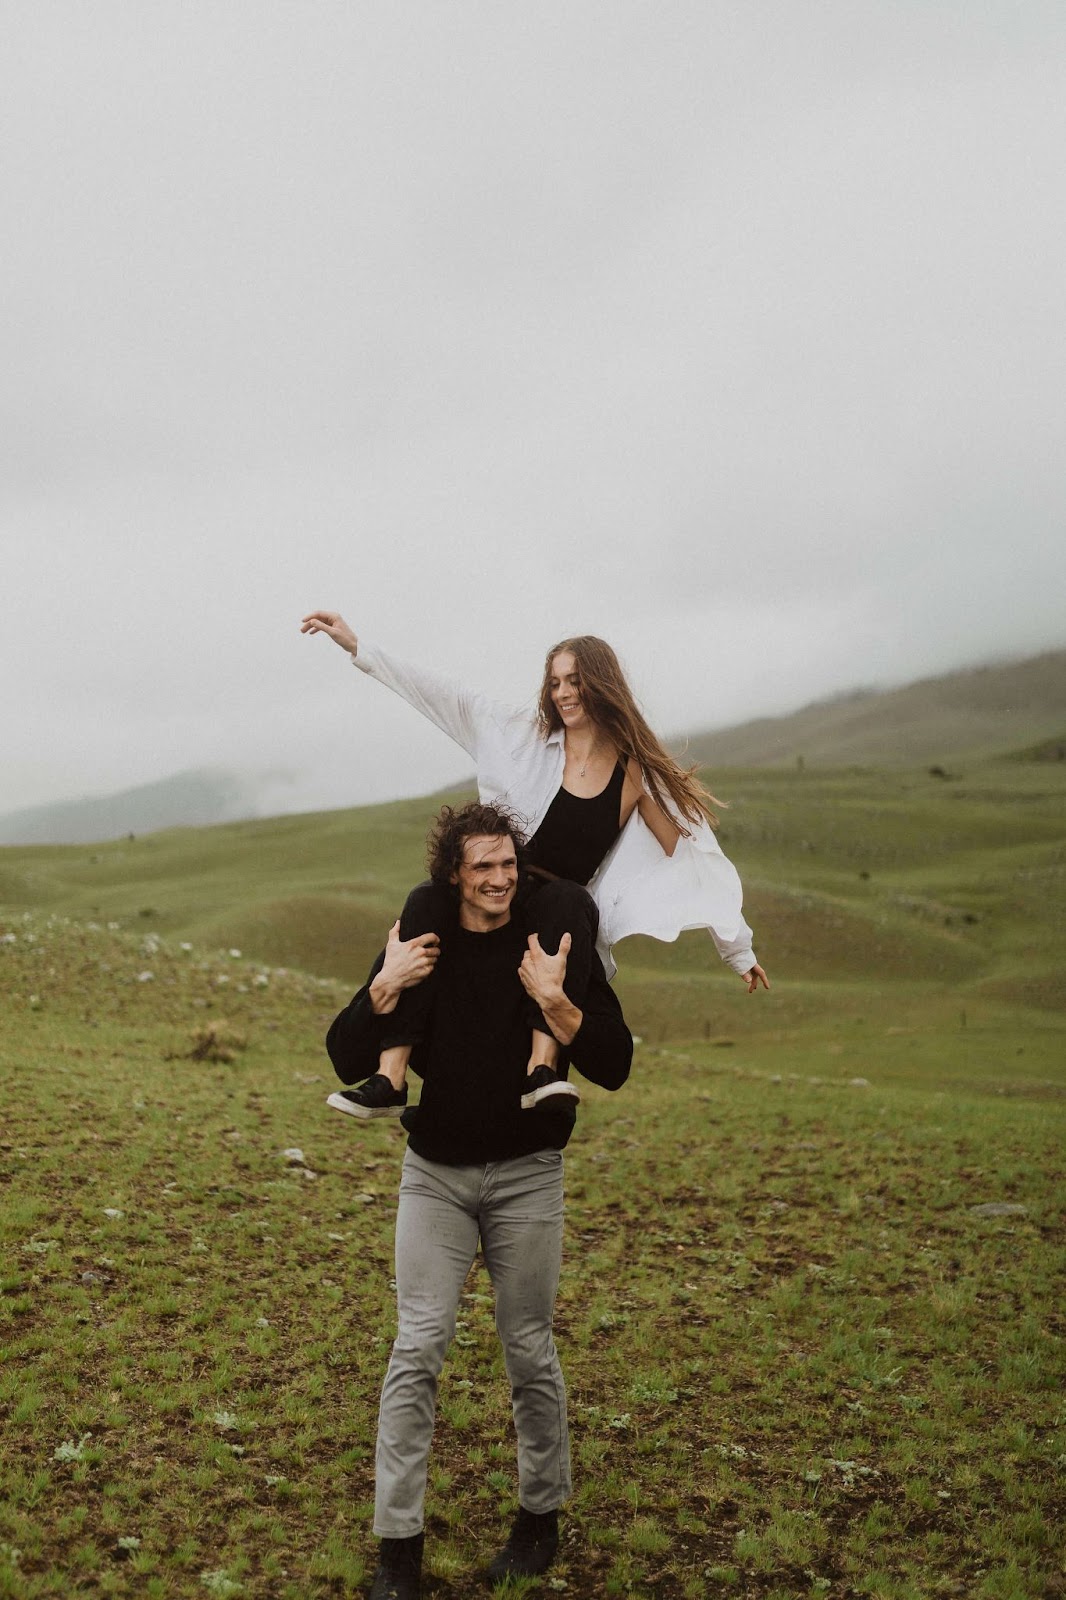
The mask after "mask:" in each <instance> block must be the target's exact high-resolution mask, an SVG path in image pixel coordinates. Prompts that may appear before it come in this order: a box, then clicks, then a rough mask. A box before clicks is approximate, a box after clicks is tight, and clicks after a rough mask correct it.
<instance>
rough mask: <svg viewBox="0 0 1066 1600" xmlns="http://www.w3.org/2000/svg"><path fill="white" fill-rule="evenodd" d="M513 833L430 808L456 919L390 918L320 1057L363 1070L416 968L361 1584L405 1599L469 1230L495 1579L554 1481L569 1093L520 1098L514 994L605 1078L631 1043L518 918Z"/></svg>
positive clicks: (604, 991) (409, 1593)
mask: <svg viewBox="0 0 1066 1600" xmlns="http://www.w3.org/2000/svg"><path fill="white" fill-rule="evenodd" d="M521 851H522V836H521V833H520V831H519V829H518V827H517V824H516V822H515V820H514V818H512V817H511V816H510V815H509V813H507V812H506V811H504V810H503V809H502V808H500V807H497V806H491V805H482V804H480V803H476V802H475V803H473V804H471V805H468V806H465V807H463V808H462V809H461V810H459V811H453V810H451V808H450V807H447V806H446V807H445V808H444V810H443V811H442V812H441V814H440V816H439V818H438V820H437V824H436V827H435V829H434V832H433V834H432V835H431V838H430V858H431V859H430V866H431V874H432V877H433V879H434V881H436V882H438V883H447V884H449V885H450V887H451V889H452V891H453V893H454V895H455V898H456V901H457V909H458V917H457V927H456V929H455V930H454V933H453V934H451V935H450V936H449V938H448V940H447V942H446V944H445V946H444V947H443V948H442V949H441V950H440V953H439V955H438V954H437V953H436V949H435V947H433V954H432V956H431V957H430V956H429V955H427V946H426V944H425V942H424V938H423V939H412V940H407V941H404V940H401V939H400V937H399V928H398V925H394V927H393V928H392V930H391V932H390V934H389V942H388V944H387V946H386V948H385V950H384V951H383V952H382V953H381V955H380V956H379V957H378V959H377V961H376V962H375V964H374V968H373V970H372V972H371V974H370V978H369V980H368V982H367V983H366V985H365V986H364V987H363V988H362V989H361V990H360V991H359V993H358V994H357V995H356V997H355V999H354V1000H353V1001H352V1002H351V1004H350V1005H349V1006H348V1007H347V1009H346V1010H345V1011H342V1012H341V1014H340V1016H339V1017H338V1018H337V1019H336V1021H335V1022H334V1023H333V1026H332V1027H331V1028H330V1031H329V1035H328V1037H327V1048H328V1050H329V1054H330V1059H331V1060H332V1062H333V1065H334V1067H335V1068H336V1071H337V1075H338V1076H339V1077H340V1078H341V1080H342V1082H344V1083H355V1082H357V1081H359V1079H360V1078H365V1077H367V1076H369V1075H370V1074H372V1073H373V1072H374V1071H375V1069H376V1066H377V1062H378V1055H379V1052H380V1048H381V1037H382V1029H383V1028H384V1027H385V1026H387V1019H388V1017H389V1016H390V1014H391V1012H392V1010H393V1009H394V1008H395V1005H396V1002H397V1000H398V998H399V996H400V994H401V993H402V992H403V991H404V990H405V989H407V988H410V987H412V986H413V985H416V984H419V983H421V982H424V981H425V979H426V978H427V977H428V976H429V974H430V972H431V971H432V973H433V1000H432V1005H431V1008H430V1013H429V1019H428V1026H427V1029H426V1034H425V1037H424V1039H423V1040H422V1042H421V1043H420V1044H419V1045H418V1046H417V1047H416V1050H415V1052H414V1053H413V1054H412V1057H411V1066H412V1068H413V1070H415V1071H416V1072H419V1073H420V1074H421V1076H422V1079H423V1088H422V1096H421V1099H420V1101H419V1104H418V1105H417V1106H415V1107H411V1108H410V1109H408V1110H407V1111H406V1112H405V1113H404V1116H403V1123H404V1126H405V1127H406V1128H407V1130H408V1134H409V1139H408V1146H407V1151H406V1154H405V1156H404V1163H403V1174H402V1178H401V1182H400V1196H399V1204H398V1208H397V1214H396V1294H397V1308H398V1324H399V1325H398V1332H397V1335H396V1341H395V1343H394V1345H393V1348H392V1356H391V1359H390V1361H389V1367H388V1372H387V1373H386V1377H385V1385H384V1388H383V1390H382V1395H381V1410H380V1416H379V1421H378V1442H377V1457H376V1486H375V1506H374V1531H375V1533H376V1534H377V1536H378V1537H379V1539H380V1540H381V1561H380V1565H379V1567H378V1571H377V1573H376V1575H375V1578H374V1583H373V1587H372V1588H371V1590H370V1600H417V1597H418V1595H419V1594H420V1581H421V1579H420V1574H421V1565H422V1538H423V1506H424V1500H425V1490H426V1474H427V1466H428V1461H429V1450H430V1442H431V1439H432V1436H433V1424H434V1417H435V1412H436V1392H437V1377H438V1374H439V1373H440V1369H441V1366H442V1365H443V1362H444V1357H445V1354H446V1351H447V1348H448V1345H449V1343H450V1342H451V1339H452V1335H453V1334H454V1332H455V1319H456V1312H457V1309H458V1304H459V1296H460V1294H461V1292H462V1288H463V1284H464V1282H465V1281H466V1275H467V1273H468V1271H469V1269H470V1266H471V1264H472V1262H473V1260H474V1256H475V1253H476V1251H477V1248H478V1245H479V1243H480V1246H481V1251H482V1254H483V1257H484V1260H485V1265H486V1267H487V1269H488V1272H489V1276H490V1278H491V1280H492V1285H493V1289H494V1291H495V1295H496V1326H497V1330H498V1332H499V1335H500V1340H501V1343H502V1345H503V1351H504V1359H505V1362H506V1366H507V1374H508V1378H509V1379H510V1384H511V1399H512V1409H513V1415H514V1422H515V1431H516V1433H517V1436H518V1493H519V1512H518V1516H517V1518H516V1520H515V1523H514V1526H513V1527H512V1530H511V1535H510V1538H509V1539H508V1541H507V1543H506V1545H505V1546H504V1548H503V1549H502V1550H501V1551H500V1552H499V1554H498V1555H497V1556H496V1557H495V1558H494V1560H493V1561H492V1562H491V1564H490V1566H489V1576H490V1578H491V1579H492V1580H493V1581H495V1582H502V1581H504V1580H505V1579H506V1578H508V1577H519V1576H534V1575H536V1574H538V1573H541V1572H544V1571H545V1570H546V1569H547V1567H548V1566H549V1565H550V1563H551V1561H552V1560H553V1558H554V1556H555V1552H556V1549H557V1547H558V1542H559V1534H558V1508H559V1506H560V1505H561V1504H562V1503H563V1501H564V1500H565V1499H566V1498H567V1496H568V1495H569V1493H570V1446H569V1435H568V1430H567V1421H566V1389H565V1386H564V1383H563V1375H562V1371H561V1369H560V1366H559V1358H558V1355H557V1353H556V1350H555V1344H554V1341H553V1338H552V1313H553V1310H554V1305H555V1293H556V1289H557V1286H558V1281H559V1270H560V1263H561V1255H562V1228H563V1156H562V1150H563V1147H564V1146H565V1144H566V1142H567V1140H568V1139H569V1137H570V1133H571V1131H572V1129H573V1126H574V1122H575V1116H576V1112H575V1109H574V1107H575V1096H574V1095H573V1093H572V1092H571V1094H569V1095H562V1094H560V1095H552V1096H549V1097H548V1098H546V1099H545V1100H543V1101H541V1102H539V1103H537V1104H536V1105H535V1106H533V1107H532V1109H528V1110H525V1111H524V1110H523V1109H522V1106H521V1099H520V1090H521V1087H522V1084H523V1081H524V1079H525V1075H526V1062H527V1056H528V1052H529V1028H528V1021H527V1013H526V1004H525V1001H526V996H527V995H529V996H531V997H532V998H533V999H534V1000H535V1001H536V1003H537V1005H538V1006H539V1007H540V1009H541V1012H542V1014H543V1016H544V1018H545V1020H546V1021H547V1023H548V1025H549V1026H550V1027H551V1029H552V1032H553V1034H554V1035H555V1038H556V1039H557V1040H558V1042H559V1046H560V1051H561V1054H560V1061H559V1069H558V1070H559V1076H560V1081H563V1082H565V1081H566V1073H567V1070H568V1067H569V1064H570V1063H571V1062H572V1063H573V1065H574V1066H575V1067H576V1068H577V1069H578V1070H579V1071H580V1072H581V1073H583V1074H584V1076H585V1077H587V1078H589V1079H591V1080H592V1081H593V1082H595V1083H599V1084H601V1085H602V1086H603V1087H604V1088H608V1089H617V1088H620V1087H621V1085H622V1084H623V1083H624V1082H625V1080H626V1078H627V1077H628V1075H629V1066H630V1061H631V1058H632V1053H633V1040H632V1037H631V1035H630V1033H629V1030H628V1028H627V1027H626V1025H625V1022H624V1020H623V1018H622V1013H621V1009H620V1007H619V1004H618V1001H617V999H616V998H615V995H614V993H613V992H612V990H611V989H610V987H609V986H608V984H607V982H606V979H605V977H604V974H603V967H602V965H601V963H600V961H599V959H598V957H595V955H594V956H593V963H592V973H591V976H590V979H589V982H588V985H587V988H586V991H585V994H584V996H583V997H582V1001H581V1004H580V1005H579V1004H577V1003H575V1001H574V1000H573V999H571V998H569V997H568V996H567V994H566V991H565V990H564V988H563V980H564V978H565V976H566V964H567V954H568V951H569V947H570V940H569V937H568V935H566V934H564V935H563V938H562V940H561V942H560V945H559V950H558V952H557V953H556V954H555V955H551V954H548V953H547V952H545V951H544V950H543V949H542V948H541V946H540V943H539V940H538V938H537V935H536V934H535V933H532V932H530V930H529V928H528V927H527V925H526V922H525V920H524V918H523V916H522V912H521V903H522V902H521V896H520V895H519V883H520V859H521Z"/></svg>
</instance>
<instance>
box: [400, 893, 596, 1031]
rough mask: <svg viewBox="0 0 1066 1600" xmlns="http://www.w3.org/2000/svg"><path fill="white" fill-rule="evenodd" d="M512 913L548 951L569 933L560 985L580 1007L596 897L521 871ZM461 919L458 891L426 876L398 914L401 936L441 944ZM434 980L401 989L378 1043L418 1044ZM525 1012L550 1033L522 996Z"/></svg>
mask: <svg viewBox="0 0 1066 1600" xmlns="http://www.w3.org/2000/svg"><path fill="white" fill-rule="evenodd" d="M512 915H517V916H519V917H521V918H522V921H523V922H525V923H526V924H527V926H528V928H529V931H530V933H536V935H537V937H538V938H539V940H540V943H541V946H542V948H543V949H544V950H545V951H547V953H548V955H550V956H554V955H557V954H558V952H559V941H560V939H561V938H562V936H563V934H564V933H568V934H569V935H570V954H569V955H568V956H567V958H566V978H565V979H564V981H563V989H564V990H565V991H566V996H567V998H568V999H569V1000H570V1002H571V1003H572V1004H573V1005H575V1006H577V1007H578V1009H579V1010H580V1009H581V1007H582V1006H583V1005H584V1003H585V994H586V991H587V989H588V981H589V974H590V973H591V971H592V962H593V959H594V957H595V954H596V935H597V934H598V932H599V928H600V914H599V911H598V910H597V908H596V902H595V900H593V898H592V896H591V895H590V894H589V892H588V890H587V889H585V888H583V887H582V885H581V884H580V883H570V882H569V880H568V879H566V878H550V879H548V878H540V877H538V876H537V875H536V874H535V873H523V875H522V876H521V878H520V879H519V883H518V891H517V893H516V894H515V898H514V904H513V907H512ZM458 923H459V901H458V898H457V895H456V891H455V890H454V889H452V888H450V887H448V886H446V885H444V884H438V883H434V882H433V881H432V880H431V879H427V880H426V882H425V883H420V884H419V885H418V886H417V888H415V889H412V890H411V893H410V894H409V895H408V896H407V901H406V903H405V905H404V908H403V911H402V912H401V914H400V938H401V939H404V940H406V939H414V938H417V937H418V935H419V934H421V933H435V934H437V935H438V937H439V938H440V942H441V948H442V949H443V947H444V946H445V944H446V943H447V940H448V934H449V932H450V931H451V929H452V928H455V927H457V926H458ZM436 981H437V974H436V972H432V973H431V974H430V975H429V977H428V978H426V979H425V980H424V981H423V982H422V983H418V984H416V985H415V987H414V988H413V989H405V990H404V991H403V993H402V994H401V996H400V998H399V1001H398V1002H397V1005H396V1010H395V1011H393V1012H392V1014H391V1019H390V1026H389V1028H388V1031H387V1033H386V1034H385V1035H384V1036H383V1038H382V1045H381V1048H382V1049H383V1050H388V1049H391V1048H392V1047H393V1046H394V1045H401V1044H410V1045H415V1044H420V1043H421V1042H422V1040H423V1039H424V1038H425V1031H426V1021H427V1019H428V1017H429V1013H430V1010H431V1008H432V1005H433V993H434V989H433V986H434V984H435V983H436ZM526 1016H527V1020H528V1022H529V1028H530V1032H533V1030H534V1029H536V1030H537V1031H538V1032H540V1033H547V1034H550V1033H551V1029H550V1028H549V1027H548V1024H547V1023H546V1022H545V1020H544V1017H543V1015H542V1013H541V1010H540V1007H539V1006H538V1005H537V1004H536V1002H535V1001H533V1000H532V999H530V998H529V996H527V997H526Z"/></svg>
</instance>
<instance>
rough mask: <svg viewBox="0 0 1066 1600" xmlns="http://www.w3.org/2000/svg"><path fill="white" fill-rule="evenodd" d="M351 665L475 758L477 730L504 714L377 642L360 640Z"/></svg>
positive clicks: (471, 691) (474, 692)
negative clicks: (410, 707)
mask: <svg viewBox="0 0 1066 1600" xmlns="http://www.w3.org/2000/svg"><path fill="white" fill-rule="evenodd" d="M352 664H353V665H354V666H356V667H358V669H359V671H360V672H365V673H366V675H367V677H368V678H376V679H377V680H378V682H379V683H383V684H384V685H385V687H386V688H387V689H391V690H392V691H393V693H394V694H398V695H399V696H400V699H401V700H406V701H407V704H408V705H409V706H413V707H414V709H415V710H416V711H417V712H419V713H420V714H421V715H422V716H423V717H426V718H427V720H428V721H430V722H432V723H433V724H434V725H435V726H436V727H438V728H440V730H441V732H442V733H446V734H447V735H448V737H449V739H454V740H455V742H456V744H457V745H459V746H460V747H461V748H462V749H463V750H465V751H466V753H467V754H468V755H470V756H474V757H475V758H476V757H477V753H478V744H479V733H480V729H481V728H482V727H483V726H484V725H485V723H486V721H497V720H499V717H500V716H501V715H506V714H507V712H506V708H504V707H499V706H497V705H496V703H495V701H492V700H490V699H489V698H488V696H487V695H484V694H481V693H480V692H479V691H477V690H474V689H464V688H463V687H462V685H461V684H458V683H455V682H454V681H453V680H452V679H451V678H447V677H445V676H443V674H441V673H437V672H432V671H430V670H429V668H427V667H419V666H416V665H415V664H414V663H413V662H410V661H399V660H397V658H396V657H395V656H392V655H389V654H387V652H386V651H384V650H381V649H379V648H378V646H377V645H373V644H367V643H365V642H364V641H363V640H362V639H360V641H359V650H358V653H357V654H356V655H354V656H353V657H352Z"/></svg>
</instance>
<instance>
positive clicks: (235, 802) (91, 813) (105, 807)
mask: <svg viewBox="0 0 1066 1600" xmlns="http://www.w3.org/2000/svg"><path fill="white" fill-rule="evenodd" d="M258 814H259V813H258V809H257V807H256V803H255V796H254V790H253V788H252V785H251V784H250V783H247V782H245V780H243V779H242V778H239V777H237V776H236V774H234V773H232V772H223V771H220V770H214V769H203V770H200V771H193V772H179V773H176V774H175V775H174V777H172V778H162V779H161V780H160V781H159V782H157V783H145V784H141V785H140V786H139V787H138V788H136V789H123V790H122V791H121V792H120V793H118V794H108V795H97V796H95V797H91V798H89V799H85V800H61V801H56V802H54V803H53V804H51V805H44V806H30V807H28V808H27V809H26V810H24V811H9V812H8V813H7V815H6V816H0V845H3V844H93V843H97V842H99V841H101V840H105V839H118V838H121V837H122V836H123V835H124V834H130V833H132V834H141V833H155V832H156V831H157V830H158V829H160V828H203V827H209V826H210V825H211V824H212V823H216V822H243V821H244V820H245V819H247V818H249V817H255V816H258Z"/></svg>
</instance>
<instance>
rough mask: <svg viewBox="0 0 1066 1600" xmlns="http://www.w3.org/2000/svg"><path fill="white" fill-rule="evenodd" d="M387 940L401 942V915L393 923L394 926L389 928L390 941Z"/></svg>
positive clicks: (391, 942)
mask: <svg viewBox="0 0 1066 1600" xmlns="http://www.w3.org/2000/svg"><path fill="white" fill-rule="evenodd" d="M387 942H388V943H389V944H399V942H400V919H399V917H397V918H396V921H395V922H394V923H393V925H392V927H391V928H390V929H389V937H388V941H387Z"/></svg>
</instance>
